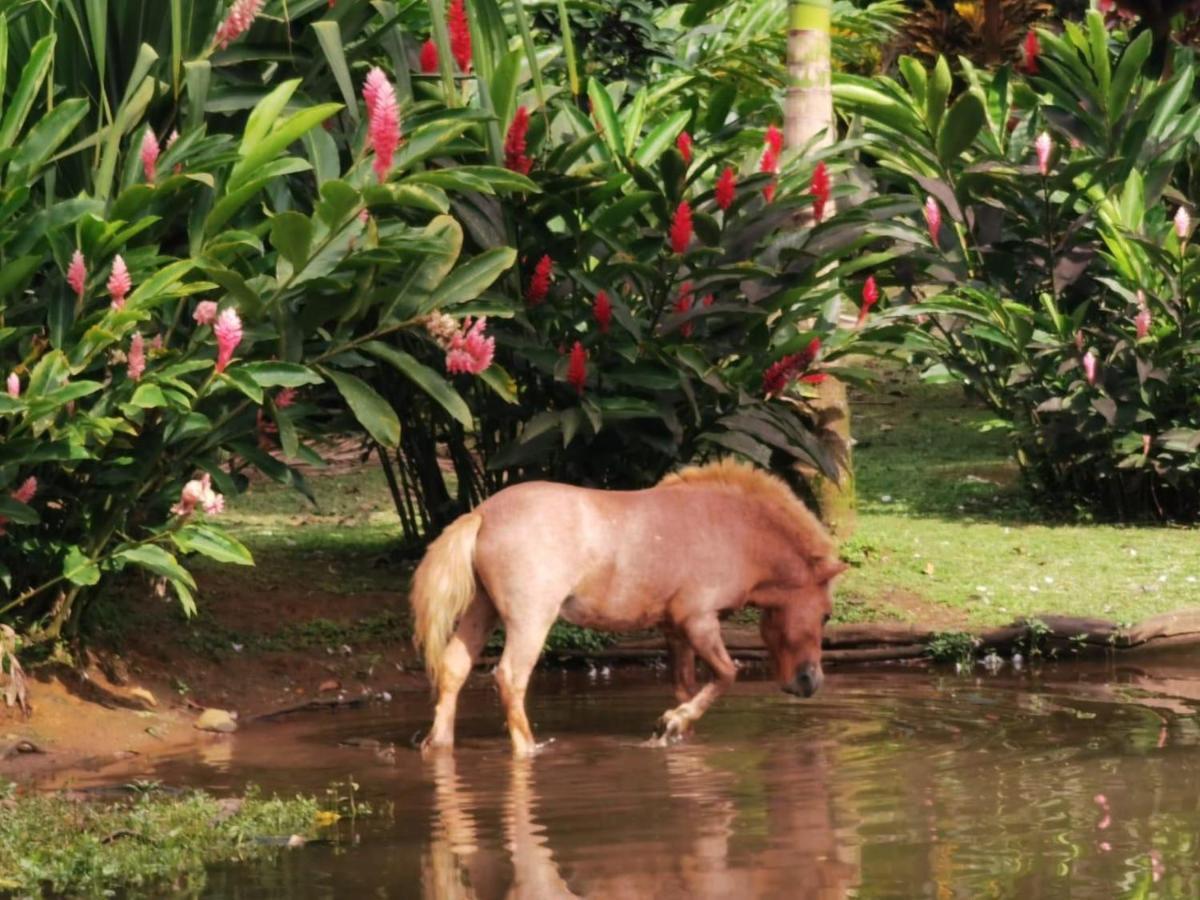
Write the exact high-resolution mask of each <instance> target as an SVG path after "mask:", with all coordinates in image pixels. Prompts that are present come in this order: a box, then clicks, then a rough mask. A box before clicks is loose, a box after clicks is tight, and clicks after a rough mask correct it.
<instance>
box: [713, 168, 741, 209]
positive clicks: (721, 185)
mask: <svg viewBox="0 0 1200 900" xmlns="http://www.w3.org/2000/svg"><path fill="white" fill-rule="evenodd" d="M736 192H737V175H736V174H735V173H734V171H733V168H732V167H730V166H726V167H725V171H724V172H722V173H721V177H720V178H719V179H717V187H716V195H717V206H719V207H721V209H722V210H725V211H728V209H729V207H731V206H733V198H734V196H735V194H736Z"/></svg>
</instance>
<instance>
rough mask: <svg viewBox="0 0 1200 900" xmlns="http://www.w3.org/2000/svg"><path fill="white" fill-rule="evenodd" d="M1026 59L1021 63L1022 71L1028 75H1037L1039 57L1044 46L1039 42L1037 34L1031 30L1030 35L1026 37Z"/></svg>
mask: <svg viewBox="0 0 1200 900" xmlns="http://www.w3.org/2000/svg"><path fill="white" fill-rule="evenodd" d="M1024 50H1025V59H1024V60H1023V61H1022V62H1021V66H1020V68H1021V70H1022V71H1024V72H1025V73H1026V74H1027V75H1036V74H1037V71H1038V55H1039V54H1040V53H1041V52H1042V45H1041V44H1040V43H1039V42H1038V36H1037V32H1036V31H1034V30H1032V29H1030V31H1029V34H1027V35H1025V44H1024Z"/></svg>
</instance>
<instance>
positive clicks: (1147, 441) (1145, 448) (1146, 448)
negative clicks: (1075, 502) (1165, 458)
mask: <svg viewBox="0 0 1200 900" xmlns="http://www.w3.org/2000/svg"><path fill="white" fill-rule="evenodd" d="M1153 444H1154V438H1152V437H1151V436H1150V435H1148V434H1143V435H1142V457H1143V458H1145V457H1147V456H1149V455H1150V448H1151V447H1152V446H1153ZM1160 746H1161V745H1160Z"/></svg>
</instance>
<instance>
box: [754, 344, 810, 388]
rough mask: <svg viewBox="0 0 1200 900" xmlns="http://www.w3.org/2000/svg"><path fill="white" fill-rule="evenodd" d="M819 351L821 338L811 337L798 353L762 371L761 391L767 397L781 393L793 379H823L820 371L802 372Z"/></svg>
mask: <svg viewBox="0 0 1200 900" xmlns="http://www.w3.org/2000/svg"><path fill="white" fill-rule="evenodd" d="M820 352H821V339H820V338H813V339H812V341H811V342H810V343H809V345H808V346H807V347H806V348H805V349H803V350H801V351H800V352H799V353H792V354H789V355H788V356H785V357H784V358H783V359H781V360H779V361H778V362H776V363H772V364H771V366H770V367H769V368H768V369H767V371H766V372H764V373H763V393H764V394H765V395H766V396H768V397H773V396H775V395H777V394H782V393H783V392H784V391H785V390H786V389H787V387H788V385H790V384H791V383H792V382H793V381H795V380H796V379H797V378H800V380H802V381H807V382H809V383H811V384H818V383H820V382H822V381H824V380H825V375H824V374H823V373H821V372H812V373H809V374H802V373H804V371H805V370H806V369H807V368H808V367H809V366H811V365H812V364H813V362H815V361H816V358H817V355H818V354H819V353H820Z"/></svg>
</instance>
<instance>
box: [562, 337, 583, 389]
mask: <svg viewBox="0 0 1200 900" xmlns="http://www.w3.org/2000/svg"><path fill="white" fill-rule="evenodd" d="M567 381H568V383H570V385H571V386H572V387H573V388H575V390H576V391H578V392H579V395H580V396H581V397H582V396H583V388H584V385H586V384H587V351H586V350H584V349H583V344H582V343H581V342H579V341H576V342H575V346H573V347H572V348H571V359H570V360H569V361H568V363H567Z"/></svg>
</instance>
